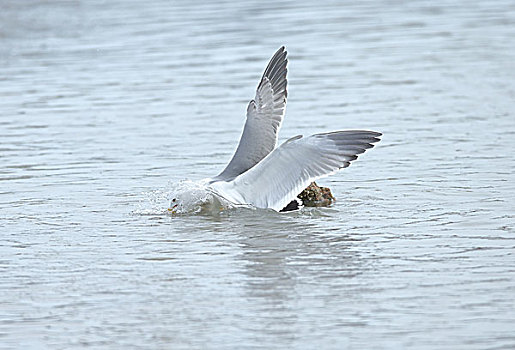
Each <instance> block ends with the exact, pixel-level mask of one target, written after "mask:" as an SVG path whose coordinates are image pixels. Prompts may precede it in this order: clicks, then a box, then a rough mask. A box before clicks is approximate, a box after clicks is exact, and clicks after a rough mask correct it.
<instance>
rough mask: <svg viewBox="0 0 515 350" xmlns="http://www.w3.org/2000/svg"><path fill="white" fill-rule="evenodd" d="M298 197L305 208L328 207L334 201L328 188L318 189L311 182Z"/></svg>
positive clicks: (318, 187)
mask: <svg viewBox="0 0 515 350" xmlns="http://www.w3.org/2000/svg"><path fill="white" fill-rule="evenodd" d="M298 197H299V198H300V199H301V200H302V203H303V204H304V206H306V207H328V206H330V205H331V204H333V202H334V201H335V199H334V197H333V194H332V193H331V190H330V189H329V187H320V186H318V185H317V184H316V183H315V182H312V183H311V184H310V185H309V186H308V187H306V189H305V190H304V191H302V192H301V193H300V194H299V195H298Z"/></svg>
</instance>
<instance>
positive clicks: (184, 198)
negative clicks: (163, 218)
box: [133, 180, 234, 215]
mask: <svg viewBox="0 0 515 350" xmlns="http://www.w3.org/2000/svg"><path fill="white" fill-rule="evenodd" d="M143 195H144V196H145V197H146V198H144V199H143V201H142V203H140V208H138V209H137V210H134V211H133V214H136V215H163V214H169V215H176V214H179V215H180V214H200V213H207V214H215V213H219V212H221V211H223V210H226V209H230V208H233V207H234V205H233V204H231V203H230V202H229V201H227V200H225V199H224V198H222V197H220V196H218V195H217V194H216V193H214V192H213V191H212V190H211V189H210V188H209V187H208V185H207V181H206V180H200V181H191V180H182V181H179V182H177V183H172V182H169V183H168V185H167V187H166V188H165V189H162V190H154V191H150V192H145V193H143Z"/></svg>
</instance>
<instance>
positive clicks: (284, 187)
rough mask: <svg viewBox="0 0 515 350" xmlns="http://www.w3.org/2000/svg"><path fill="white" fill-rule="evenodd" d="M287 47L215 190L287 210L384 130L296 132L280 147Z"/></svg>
mask: <svg viewBox="0 0 515 350" xmlns="http://www.w3.org/2000/svg"><path fill="white" fill-rule="evenodd" d="M286 55H287V52H286V51H285V49H284V47H281V48H280V49H279V50H278V51H277V52H276V53H275V55H274V56H273V57H272V59H271V60H270V63H269V64H268V66H267V68H266V69H265V72H264V74H263V77H262V78H261V81H260V83H259V85H258V87H257V90H256V96H255V98H254V100H252V101H250V103H249V105H248V107H247V120H246V122H245V126H244V128H243V133H242V136H241V139H240V142H239V144H238V147H237V149H236V152H235V153H234V156H233V157H232V159H231V161H230V162H229V164H228V165H227V167H226V168H225V169H224V170H223V171H222V172H221V173H220V174H219V175H217V176H216V177H214V178H212V179H209V180H208V183H209V187H210V189H211V190H212V191H213V192H215V193H217V194H218V195H219V196H221V197H223V198H225V199H226V200H229V201H230V202H232V203H234V204H246V205H252V206H255V207H257V208H271V209H274V210H276V211H280V210H281V209H283V208H284V207H285V206H286V205H287V204H288V203H290V202H291V201H292V200H294V199H296V197H297V196H298V195H299V194H300V192H302V190H303V189H304V188H306V187H307V186H308V185H309V184H310V183H311V182H312V181H314V180H316V179H318V178H320V177H324V176H327V175H330V174H332V173H334V172H336V171H337V170H339V169H342V168H346V167H348V166H349V165H350V162H351V161H353V160H355V159H357V157H358V154H361V153H363V152H365V150H367V149H369V148H372V147H373V144H374V143H376V142H378V141H379V136H381V134H380V133H378V132H374V131H367V130H346V131H334V132H328V133H321V134H314V135H311V136H308V137H302V135H299V136H295V137H293V138H291V139H289V140H287V141H286V142H284V143H283V144H282V145H281V146H280V147H277V148H276V145H277V138H278V132H279V128H280V126H281V123H282V120H283V117H284V113H285V108H286V97H287V90H286V86H287V79H286V74H287V63H288V59H287V58H286Z"/></svg>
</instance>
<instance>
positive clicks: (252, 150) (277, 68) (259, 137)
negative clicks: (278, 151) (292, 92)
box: [213, 46, 288, 181]
mask: <svg viewBox="0 0 515 350" xmlns="http://www.w3.org/2000/svg"><path fill="white" fill-rule="evenodd" d="M286 56H287V52H286V50H285V48H284V46H283V47H281V48H280V49H279V50H278V51H277V52H276V53H275V54H274V56H273V57H272V58H271V60H270V62H269V63H268V66H267V67H266V69H265V72H264V73H263V76H262V78H261V81H260V83H259V85H258V87H257V89H256V96H255V98H254V100H252V101H250V103H249V105H248V107H247V119H246V122H245V126H244V128H243V133H242V135H241V138H240V142H239V144H238V148H237V149H236V152H235V153H234V156H233V157H232V159H231V161H230V162H229V164H228V165H227V167H226V168H225V169H224V170H223V171H222V172H221V173H220V174H218V175H217V176H216V177H215V178H213V181H220V180H221V181H230V180H232V179H234V178H235V177H236V176H238V175H240V174H242V173H244V172H246V171H247V170H249V169H250V168H252V167H253V166H255V165H256V164H257V163H259V162H260V161H261V160H262V159H263V158H265V157H266V156H267V155H268V154H269V153H270V152H272V150H273V149H274V148H275V146H276V145H277V137H278V132H279V128H280V127H281V123H282V121H283V118H284V113H285V108H286V97H287V94H288V93H287V90H286V87H287V84H288V80H287V79H286V75H287V73H288V69H287V65H288V59H287V57H286Z"/></svg>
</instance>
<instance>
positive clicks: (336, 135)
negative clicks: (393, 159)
mask: <svg viewBox="0 0 515 350" xmlns="http://www.w3.org/2000/svg"><path fill="white" fill-rule="evenodd" d="M379 136H381V134H380V133H378V132H374V131H365V130H348V131H335V132H330V133H323V134H315V135H311V136H309V137H306V138H303V137H302V136H301V135H300V136H295V137H293V138H291V139H289V140H288V141H286V142H285V143H283V144H282V145H281V146H280V147H278V148H276V149H275V150H274V151H273V152H272V153H270V154H269V155H268V156H267V157H266V158H265V159H264V160H263V161H261V162H260V163H259V164H258V165H256V166H255V167H253V168H252V169H250V170H249V171H247V172H246V173H243V174H242V175H240V176H238V177H236V178H235V179H234V180H233V181H231V182H229V183H226V184H225V185H223V184H222V186H223V188H221V190H222V191H223V192H224V195H226V196H227V198H230V199H232V200H235V201H237V202H240V203H245V204H252V205H253V206H255V207H258V208H272V209H274V210H277V211H279V210H281V209H282V208H284V206H286V205H287V204H288V203H289V202H290V201H292V200H293V199H294V198H295V197H296V196H297V195H298V194H299V193H300V192H302V190H303V189H304V188H306V187H307V186H308V185H309V184H310V183H311V182H312V181H314V180H316V179H318V178H320V177H323V176H327V175H329V174H332V173H334V172H335V171H337V170H338V169H342V168H346V167H348V166H349V165H350V162H351V161H353V160H355V159H357V158H358V154H361V153H363V152H365V150H367V149H368V148H372V147H373V144H374V143H375V142H378V141H379V138H378V137H379Z"/></svg>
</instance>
